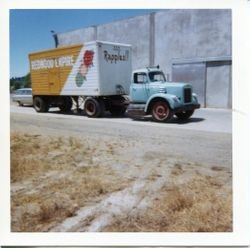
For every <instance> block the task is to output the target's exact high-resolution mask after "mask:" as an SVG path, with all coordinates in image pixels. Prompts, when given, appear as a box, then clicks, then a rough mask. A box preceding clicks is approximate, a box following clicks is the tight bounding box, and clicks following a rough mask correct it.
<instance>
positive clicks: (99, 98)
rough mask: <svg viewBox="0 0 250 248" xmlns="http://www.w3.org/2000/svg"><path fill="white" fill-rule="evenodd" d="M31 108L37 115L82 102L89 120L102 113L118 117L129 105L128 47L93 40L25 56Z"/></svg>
mask: <svg viewBox="0 0 250 248" xmlns="http://www.w3.org/2000/svg"><path fill="white" fill-rule="evenodd" d="M29 61H30V72H31V82H32V93H33V105H34V108H35V109H36V111H37V112H47V111H48V110H49V108H50V107H59V108H60V110H61V111H68V110H70V109H71V108H72V99H73V100H74V101H75V102H76V103H78V102H79V101H78V100H79V97H81V98H82V99H83V100H84V109H85V112H86V114H87V115H88V116H89V117H99V116H101V115H102V114H103V112H104V111H105V110H108V111H110V112H111V114H114V115H119V114H122V113H124V112H125V111H126V108H127V105H128V104H129V101H128V98H127V97H126V95H128V94H129V82H130V77H131V72H132V64H131V46H130V45H127V44H120V43H111V42H103V41H93V42H88V43H84V44H80V45H74V46H67V47H61V48H56V49H51V50H47V51H41V52H36V53H32V54H30V55H29Z"/></svg>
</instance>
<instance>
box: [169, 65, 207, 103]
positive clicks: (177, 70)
mask: <svg viewBox="0 0 250 248" xmlns="http://www.w3.org/2000/svg"><path fill="white" fill-rule="evenodd" d="M172 81H173V82H185V83H190V84H191V85H192V86H193V92H195V93H196V94H197V95H198V100H199V103H200V104H201V106H202V107H205V106H206V99H205V89H206V63H205V62H197V63H196V62H195V63H180V64H173V65H172Z"/></svg>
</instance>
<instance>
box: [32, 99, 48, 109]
mask: <svg viewBox="0 0 250 248" xmlns="http://www.w3.org/2000/svg"><path fill="white" fill-rule="evenodd" d="M33 105H34V108H35V110H36V112H40V113H42V112H43V113H44V112H48V110H49V106H48V103H47V102H46V100H45V99H44V98H43V97H40V96H35V97H34V99H33Z"/></svg>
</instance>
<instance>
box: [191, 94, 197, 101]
mask: <svg viewBox="0 0 250 248" xmlns="http://www.w3.org/2000/svg"><path fill="white" fill-rule="evenodd" d="M192 96H193V98H194V100H195V101H197V102H198V98H197V95H196V94H195V93H193V94H192Z"/></svg>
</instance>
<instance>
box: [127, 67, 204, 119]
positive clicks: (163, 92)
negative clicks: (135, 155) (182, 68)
mask: <svg viewBox="0 0 250 248" xmlns="http://www.w3.org/2000/svg"><path fill="white" fill-rule="evenodd" d="M199 107H200V104H199V103H198V100H197V96H196V94H195V93H193V90H192V85H191V84H188V83H181V82H178V83H177V82H167V81H166V78H165V75H164V73H163V71H162V70H160V68H159V66H157V67H147V68H143V69H138V70H135V71H133V73H132V79H131V85H130V105H129V107H128V114H129V115H130V116H132V117H133V116H143V115H152V117H153V119H154V120H155V121H158V122H167V121H170V120H171V119H172V117H173V116H174V115H176V116H177V117H178V118H179V119H182V120H186V119H188V118H190V117H191V116H192V114H193V113H194V110H195V109H197V108H199Z"/></svg>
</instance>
